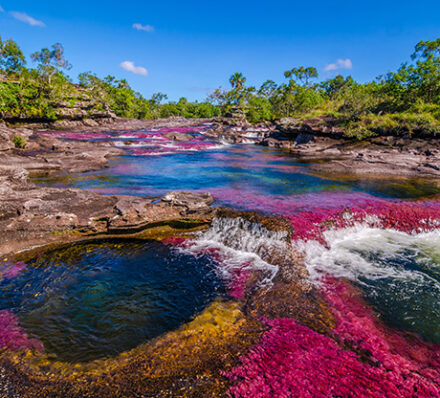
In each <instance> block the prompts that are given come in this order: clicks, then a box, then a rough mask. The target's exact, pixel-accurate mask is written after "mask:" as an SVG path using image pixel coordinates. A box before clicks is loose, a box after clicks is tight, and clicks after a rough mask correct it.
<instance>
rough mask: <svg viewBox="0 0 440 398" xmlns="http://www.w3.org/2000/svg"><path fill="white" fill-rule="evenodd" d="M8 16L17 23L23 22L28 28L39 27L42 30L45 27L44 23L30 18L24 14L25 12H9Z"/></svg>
mask: <svg viewBox="0 0 440 398" xmlns="http://www.w3.org/2000/svg"><path fill="white" fill-rule="evenodd" d="M10 14H11V15H12V17H13V18H15V19H16V20H17V21H20V22H24V23H26V24H28V25H30V26H39V27H40V28H44V27H45V26H46V24H45V23H44V22H42V21H39V20H38V19H35V18H32V17H31V16H30V15H28V14H26V13H25V12H18V11H11V13H10Z"/></svg>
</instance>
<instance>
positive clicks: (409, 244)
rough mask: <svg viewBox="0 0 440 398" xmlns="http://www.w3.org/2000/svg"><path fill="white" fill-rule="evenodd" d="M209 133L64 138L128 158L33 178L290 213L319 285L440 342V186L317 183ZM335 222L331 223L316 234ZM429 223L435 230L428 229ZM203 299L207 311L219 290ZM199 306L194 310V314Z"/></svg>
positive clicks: (275, 154)
mask: <svg viewBox="0 0 440 398" xmlns="http://www.w3.org/2000/svg"><path fill="white" fill-rule="evenodd" d="M203 131H204V128H203V127H202V128H195V129H192V130H191V129H186V130H185V131H184V132H186V133H188V132H190V133H191V134H192V136H193V138H192V140H190V141H185V142H175V141H171V140H168V139H167V138H165V137H164V136H163V135H162V133H163V131H150V132H148V131H139V132H121V133H118V134H116V133H112V134H110V133H109V134H101V135H100V136H93V135H83V136H75V135H74V134H71V135H69V136H66V134H65V133H59V136H60V138H64V139H83V140H90V139H93V140H99V141H102V142H104V143H108V144H109V145H110V144H112V145H116V146H119V147H121V148H124V149H125V150H126V155H125V156H121V157H118V158H116V159H113V160H111V161H110V163H109V167H108V168H106V169H104V170H100V171H94V172H88V173H83V174H71V175H69V174H67V175H66V174H64V175H60V176H50V177H41V176H40V177H35V178H34V181H35V182H37V183H39V184H43V185H46V186H53V187H79V188H83V189H88V190H93V191H96V192H99V193H102V194H106V195H113V194H128V195H141V196H160V195H163V194H164V193H166V192H169V191H173V190H185V191H198V192H210V193H211V194H212V195H213V196H214V198H215V200H216V205H222V206H231V207H233V208H236V209H243V210H258V211H262V212H265V213H268V214H277V215H282V216H285V217H287V218H289V219H290V220H292V222H293V224H294V227H295V232H296V233H297V234H296V235H295V236H294V238H293V239H294V245H295V247H296V248H297V249H298V250H299V251H300V252H301V253H302V254H303V255H304V259H305V262H306V266H307V269H308V271H309V273H310V278H311V280H312V281H313V282H314V283H316V284H317V285H319V284H320V283H321V281H322V279H323V277H325V276H332V277H336V278H346V279H349V280H351V281H352V282H353V283H354V284H355V285H357V286H358V287H360V288H361V289H362V291H363V293H364V296H365V298H366V300H367V301H368V302H369V303H370V304H371V305H372V306H373V307H374V308H375V309H376V310H377V311H378V312H379V313H380V314H381V316H382V317H383V319H384V320H385V322H386V323H388V324H389V325H391V326H393V327H396V328H397V329H400V330H404V331H409V332H413V333H415V334H418V335H419V336H421V337H422V338H423V339H425V340H426V341H430V342H434V343H439V344H440V251H439V247H440V230H439V229H438V228H436V226H439V225H440V224H438V219H440V206H439V204H438V200H437V199H435V195H437V194H440V188H439V187H438V186H436V185H434V184H432V183H431V182H429V181H426V180H420V179H402V178H389V177H383V178H375V179H364V178H361V177H358V178H353V177H348V176H347V177H344V178H342V177H340V178H338V179H335V178H334V177H331V176H330V175H329V176H324V175H322V174H321V175H320V176H316V175H313V173H311V172H310V164H307V163H302V162H301V161H300V160H298V159H297V158H295V157H293V156H291V155H290V154H288V153H286V152H283V151H281V150H275V149H269V148H263V147H259V146H256V145H253V137H249V139H248V143H247V144H239V145H228V144H225V143H218V142H214V141H213V140H211V139H210V138H209V137H205V136H204V135H203ZM415 199H417V201H414V200H415ZM394 208H395V210H394ZM347 209H356V212H357V213H356V214H355V215H358V214H360V213H362V212H364V213H363V216H362V217H357V216H356V217H354V218H353V219H351V220H350V221H349V222H345V221H344V222H343V223H341V222H339V221H338V222H335V219H334V215H335V214H339V213H341V212H346V211H347ZM365 209H368V210H365ZM390 209H392V210H391V211H390ZM338 212H339V213H338ZM385 212H387V213H386V214H387V216H386V217H387V222H382V221H380V220H379V218H380V217H379V216H378V215H380V216H383V214H385ZM416 213H417V214H422V213H423V214H427V215H426V216H423V217H425V218H424V219H422V218H423V217H422V216H417V217H419V218H418V219H417V220H418V221H417V222H418V223H417V224H414V225H411V222H412V221H413V220H414V219H415V218H416V215H415V214H416ZM344 214H345V213H344ZM410 216H411V217H413V218H410ZM344 217H345V216H344ZM378 217H379V218H378ZM399 217H400V218H399ZM420 217H422V218H420ZM407 218H408V220H409V221H408V220H407ZM342 219H344V218H340V219H339V218H338V220H342ZM428 219H429V220H428ZM329 220H331V222H332V224H331V225H332V226H330V227H326V228H321V227H319V228H318V229H316V228H317V227H316V226H317V225H318V224H320V225H322V224H323V223H325V222H328V221H329ZM344 220H345V219H344ZM390 220H391V221H390ZM423 223H425V224H423ZM427 224H429V228H428V227H427V228H421V227H420V226H421V225H422V226H423V225H427ZM216 228H218V225H216ZM211 233H212V232H211ZM217 233H218V231H217ZM260 238H261V237H260ZM243 246H246V244H243ZM234 250H240V248H237V247H235V248H234ZM244 251H246V250H245V247H243V248H241V252H244ZM232 257H233V256H232ZM232 257H231V258H232ZM231 261H232V260H231ZM259 266H261V262H260V263H259ZM269 271H270V272H269V274H270V273H271V272H272V273H273V269H272V270H269ZM51 272H52V271H51ZM204 275H205V274H204ZM107 276H108V275H107ZM107 276H105V278H107ZM205 276H206V275H205ZM105 278H104V279H105ZM105 280H107V279H105ZM208 282H209V284H211V285H212V284H214V285H215V283H216V282H215V280H209V281H208ZM211 285H210V286H211ZM211 287H212V286H211ZM216 289H217V287H216ZM208 291H210V290H209V289H208ZM72 294H73V293H72ZM199 299H200V302H201V303H202V304H200V305H201V306H202V307H203V305H205V304H206V302H208V301H209V300H210V299H211V296H210V293H209V292H208V293H206V294H205V295H202V297H199ZM206 300H207V301H206ZM2 304H3V306H4V307H5V306H6V304H5V303H0V305H2ZM47 305H49V304H47ZM51 305H52V304H51ZM196 307H197V306H196ZM202 307H200V308H202ZM200 308H199V307H197V308H192V307H191V311H190V312H191V313H194V311H199V310H200ZM190 315H191V314H190ZM190 315H185V316H184V318H185V317H186V318H185V319H188V316H190ZM24 322H25V323H26V322H28V323H29V322H30V323H32V321H29V320H27V321H26V320H25V321H24ZM179 322H183V320H180V321H179ZM179 322H177V323H179ZM36 334H38V333H36ZM153 334H154V333H153ZM143 336H144V335H143ZM143 338H145V336H144V337H143ZM74 359H75V358H74ZM80 359H81V358H80Z"/></svg>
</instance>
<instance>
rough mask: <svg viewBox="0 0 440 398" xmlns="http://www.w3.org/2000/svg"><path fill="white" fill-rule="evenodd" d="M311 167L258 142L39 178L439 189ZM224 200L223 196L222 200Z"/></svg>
mask: <svg viewBox="0 0 440 398" xmlns="http://www.w3.org/2000/svg"><path fill="white" fill-rule="evenodd" d="M308 168H309V165H308V164H305V163H299V162H298V160H297V159H296V158H294V157H292V156H291V155H289V154H287V153H285V152H281V151H279V150H274V149H269V148H262V147H259V146H255V145H241V146H229V147H224V148H221V149H214V150H204V151H198V152H187V153H174V154H168V155H162V156H123V157H120V158H118V159H114V160H112V161H111V163H110V167H109V168H107V169H104V170H100V171H95V172H89V173H82V174H74V175H63V176H58V177H57V176H55V177H54V176H49V177H36V178H35V179H34V181H35V182H37V183H40V184H44V185H50V186H60V187H62V186H76V187H80V188H85V189H92V190H95V191H97V192H100V193H104V194H129V195H151V196H156V195H161V194H164V193H166V192H169V191H171V190H192V191H194V190H196V191H208V192H210V191H217V192H219V191H220V190H229V191H231V190H233V191H236V192H237V195H240V193H243V192H250V193H256V194H259V195H266V196H268V197H270V196H272V195H276V196H285V197H288V196H292V195H296V194H304V193H311V192H322V191H327V192H328V191H361V192H365V193H369V194H371V195H375V196H380V197H385V198H417V197H426V196H430V195H434V194H439V193H440V187H439V186H438V185H434V184H432V183H431V182H430V181H426V180H421V179H402V178H400V179H397V178H396V179H392V178H389V177H386V178H385V177H384V178H383V179H380V178H375V179H362V178H355V177H347V176H338V177H331V178H330V177H329V178H325V177H324V176H322V175H321V176H320V177H317V176H312V175H310V174H308ZM219 199H221V198H219Z"/></svg>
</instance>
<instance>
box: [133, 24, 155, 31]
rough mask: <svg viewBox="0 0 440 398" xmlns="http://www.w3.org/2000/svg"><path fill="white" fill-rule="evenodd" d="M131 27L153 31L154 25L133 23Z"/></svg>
mask: <svg viewBox="0 0 440 398" xmlns="http://www.w3.org/2000/svg"><path fill="white" fill-rule="evenodd" d="M133 28H134V29H136V30H143V31H145V32H154V26H151V25H142V24H140V23H134V24H133Z"/></svg>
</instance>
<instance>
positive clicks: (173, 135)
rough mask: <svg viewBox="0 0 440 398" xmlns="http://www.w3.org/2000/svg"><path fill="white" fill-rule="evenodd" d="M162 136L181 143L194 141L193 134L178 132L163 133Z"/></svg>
mask: <svg viewBox="0 0 440 398" xmlns="http://www.w3.org/2000/svg"><path fill="white" fill-rule="evenodd" d="M162 135H163V136H164V137H167V138H168V139H170V140H173V141H180V142H185V141H191V140H192V139H193V137H192V135H191V134H185V133H180V132H178V131H171V132H166V133H162Z"/></svg>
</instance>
